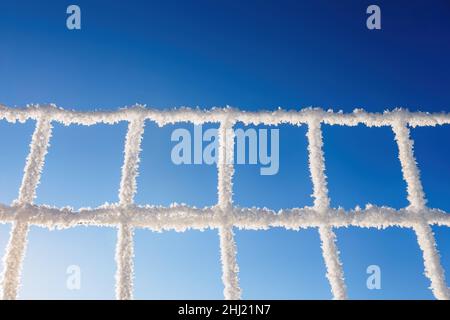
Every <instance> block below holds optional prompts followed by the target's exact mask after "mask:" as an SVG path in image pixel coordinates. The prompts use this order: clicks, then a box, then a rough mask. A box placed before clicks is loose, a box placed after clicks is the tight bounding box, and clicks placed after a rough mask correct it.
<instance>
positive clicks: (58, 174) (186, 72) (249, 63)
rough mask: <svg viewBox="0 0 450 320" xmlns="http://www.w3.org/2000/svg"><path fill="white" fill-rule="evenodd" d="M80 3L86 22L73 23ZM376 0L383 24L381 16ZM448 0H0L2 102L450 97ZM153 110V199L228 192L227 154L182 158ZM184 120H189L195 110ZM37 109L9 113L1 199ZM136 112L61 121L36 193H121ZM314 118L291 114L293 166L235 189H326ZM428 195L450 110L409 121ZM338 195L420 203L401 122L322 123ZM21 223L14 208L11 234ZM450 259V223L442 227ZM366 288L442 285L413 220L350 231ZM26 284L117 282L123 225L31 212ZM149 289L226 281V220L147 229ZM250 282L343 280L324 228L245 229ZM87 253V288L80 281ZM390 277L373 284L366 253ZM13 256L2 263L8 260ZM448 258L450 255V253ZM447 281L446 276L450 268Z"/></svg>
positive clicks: (18, 166) (288, 143) (323, 283)
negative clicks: (36, 220) (310, 151)
mask: <svg viewBox="0 0 450 320" xmlns="http://www.w3.org/2000/svg"><path fill="white" fill-rule="evenodd" d="M70 4H77V5H79V6H80V7H81V11H82V29H81V30H80V31H69V30H67V29H66V17H67V15H66V13H65V12H66V8H67V6H68V5H70ZM370 4H378V5H379V6H380V7H381V10H382V30H380V31H369V30H368V29H367V28H366V18H367V14H366V13H365V12H366V8H367V6H368V5H370ZM449 36H450V2H448V1H446V0H435V1H399V0H396V1H348V0H346V1H325V0H320V1H247V0H244V1H222V0H216V1H206V0H201V1H200V0H196V1H158V2H157V1H120V3H119V1H92V0H90V1H81V0H78V1H75V2H68V1H6V0H2V1H1V2H0V74H1V76H0V103H3V104H5V105H9V106H24V105H25V104H27V103H50V102H52V103H56V104H58V105H59V106H61V107H64V108H73V109H77V110H93V109H115V108H118V107H121V106H124V105H131V104H134V103H144V104H147V105H149V106H154V107H157V108H166V107H174V106H200V107H204V108H210V107H212V106H225V105H232V106H235V107H239V108H242V109H247V110H259V109H274V108H276V107H278V106H282V107H284V108H288V109H300V108H302V107H308V106H321V107H323V108H333V109H335V110H339V109H342V110H344V111H351V110H353V109H354V108H356V107H364V108H365V109H366V110H369V111H383V110H385V109H392V108H394V107H399V106H401V107H406V108H409V109H410V110H424V111H450V60H449V57H450V38H449ZM176 127H183V125H178V126H168V127H164V128H162V129H159V128H157V126H156V125H155V124H153V123H147V126H146V131H145V135H144V140H143V152H142V162H141V170H140V172H141V174H140V176H139V178H138V187H139V191H138V194H137V195H136V202H137V203H139V204H147V203H149V204H163V205H167V204H170V203H171V202H173V201H176V202H185V203H188V204H190V205H196V206H205V205H213V204H214V203H215V202H216V200H217V195H216V183H217V177H216V170H215V168H214V167H213V166H207V165H202V166H175V165H173V164H172V163H171V161H170V150H171V147H172V146H173V143H171V142H170V134H171V132H172V130H173V129H174V128H176ZM184 127H186V126H184ZM33 129H34V123H33V122H31V121H30V122H27V123H26V124H23V125H12V124H7V123H6V122H4V121H1V122H0V150H1V151H0V202H3V203H10V202H11V201H12V200H14V199H15V198H16V197H17V190H18V188H19V186H20V181H21V176H22V170H23V167H24V163H25V157H26V155H27V153H28V144H29V141H30V137H31V134H32V132H33ZM125 133H126V124H125V123H121V124H119V125H117V126H104V125H99V126H95V127H79V126H72V127H63V126H61V125H58V124H55V127H54V136H53V138H52V141H51V148H50V150H49V154H48V156H47V161H46V164H45V168H44V172H43V175H42V180H41V185H40V186H39V187H38V190H37V199H36V202H37V203H39V204H43V203H46V204H50V205H56V206H65V205H70V206H73V207H75V208H79V207H82V206H98V205H100V204H103V203H104V202H115V201H117V190H118V187H119V181H120V167H121V165H122V152H123V141H124V136H125ZM305 133H306V129H305V127H291V126H281V127H280V171H279V173H278V174H277V175H275V176H260V175H259V167H258V166H237V167H236V175H235V179H234V182H235V190H234V191H235V197H234V200H235V203H236V204H238V205H241V206H268V207H271V208H274V209H279V208H282V207H294V206H299V207H301V206H304V205H311V204H312V199H311V197H310V194H311V193H312V190H311V189H312V186H311V182H310V179H309V172H308V167H307V152H306V137H305ZM412 135H413V138H414V139H415V141H416V143H415V151H416V157H417V160H418V164H419V166H420V169H421V171H422V181H423V185H424V189H425V192H426V194H427V198H428V199H429V206H430V207H438V208H442V209H444V210H446V211H449V210H450V170H449V165H448V157H449V156H450V149H449V144H448V138H449V136H450V128H449V127H448V126H447V127H439V128H418V129H414V130H413V132H412ZM324 142H325V147H324V151H325V156H326V167H327V168H326V171H327V175H328V179H329V180H328V181H329V192H330V197H331V201H332V205H333V206H343V207H345V208H347V209H350V208H354V207H355V206H356V205H360V206H364V205H365V204H366V203H373V204H377V205H382V204H386V205H389V206H392V207H395V208H401V207H404V206H406V205H407V202H406V192H405V183H404V181H403V180H402V176H401V171H400V164H399V161H398V159H397V150H396V145H395V143H394V140H393V135H392V132H391V131H390V130H389V129H388V128H376V129H375V128H374V129H369V128H365V127H362V126H360V127H357V128H346V127H325V128H324ZM9 228H10V226H9V225H0V250H1V251H2V252H3V251H4V247H5V246H6V242H7V239H8V232H9ZM434 231H435V233H436V239H437V243H438V247H439V250H440V252H441V255H442V263H443V266H444V267H445V269H446V270H447V271H448V270H450V230H448V229H446V228H434ZM336 233H337V236H338V245H339V248H340V250H341V259H342V261H343V263H344V271H345V275H346V280H347V285H348V293H349V296H350V297H351V298H355V299H358V298H368V299H379V298H387V299H391V298H406V299H410V298H421V299H422V298H423V299H429V298H433V296H432V294H431V292H430V291H429V290H428V286H429V282H428V280H427V279H426V278H425V276H424V275H423V263H422V257H421V252H420V250H419V248H418V245H417V242H416V239H415V235H414V233H413V232H412V231H409V230H403V229H396V228H393V229H388V230H383V231H381V230H368V229H356V228H346V229H342V230H337V231H336ZM29 240H30V241H29V245H28V249H27V255H26V258H25V262H24V270H23V279H22V287H21V290H20V296H21V298H70V299H73V298H101V299H110V298H114V273H115V264H114V248H115V240H116V230H114V229H107V228H94V227H90V228H87V227H78V228H74V229H70V230H64V231H51V232H49V231H48V230H44V229H40V228H37V227H33V228H32V230H31V232H30V234H29ZM135 240H136V244H135V245H136V247H135V254H136V259H135V271H136V273H135V297H136V298H150V299H154V298H155V299H164V298H194V299H195V298H205V299H214V298H218V299H220V298H222V296H223V295H222V283H221V280H220V277H221V270H220V262H219V251H218V248H219V241H218V237H217V231H214V230H209V231H204V232H199V231H189V232H185V233H175V232H167V233H153V232H151V231H148V230H137V231H136V238H135ZM236 241H237V245H238V256H237V259H238V263H239V266H240V279H241V286H242V289H243V297H244V298H247V299H252V298H268V299H272V298H273V299H283V298H285V299H299V298H301V299H315V298H323V299H328V298H331V293H330V289H329V285H328V282H327V280H326V278H325V267H324V264H323V260H322V257H321V250H320V244H319V236H318V233H317V231H316V230H314V229H308V230H302V231H299V232H295V231H285V230H282V229H272V230H269V231H258V232H256V231H238V230H237V231H236ZM73 264H75V265H79V266H80V267H81V272H82V280H81V281H82V282H81V290H79V291H70V290H68V289H67V288H66V278H67V275H66V268H67V267H68V266H69V265H73ZM372 264H376V265H379V266H380V267H381V271H382V289H381V290H368V289H367V288H366V279H367V276H368V275H367V274H366V268H367V267H368V266H369V265H372ZM0 268H1V267H0ZM448 275H449V276H450V271H448ZM447 282H448V280H447Z"/></svg>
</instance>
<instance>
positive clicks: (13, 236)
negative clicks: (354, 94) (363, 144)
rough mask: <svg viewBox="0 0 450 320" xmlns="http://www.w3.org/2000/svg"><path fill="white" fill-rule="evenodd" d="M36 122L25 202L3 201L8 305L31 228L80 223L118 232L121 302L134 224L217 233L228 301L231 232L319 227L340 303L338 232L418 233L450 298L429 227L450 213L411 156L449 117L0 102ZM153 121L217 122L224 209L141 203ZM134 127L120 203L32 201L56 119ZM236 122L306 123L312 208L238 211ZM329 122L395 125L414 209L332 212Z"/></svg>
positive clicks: (15, 115) (128, 282) (234, 281)
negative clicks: (145, 138) (145, 139)
mask: <svg viewBox="0 0 450 320" xmlns="http://www.w3.org/2000/svg"><path fill="white" fill-rule="evenodd" d="M28 119H33V120H36V129H35V131H34V133H33V136H32V139H31V144H30V153H29V155H28V157H27V161H26V165H25V170H24V175H23V179H22V184H21V187H20V190H19V196H18V198H17V200H15V201H14V202H13V203H12V204H11V205H0V222H1V223H11V224H12V229H11V233H10V238H9V242H8V245H7V248H6V254H5V256H4V259H3V264H4V270H3V274H2V278H1V285H2V293H3V299H15V298H16V297H17V294H18V288H19V283H20V272H21V267H22V262H23V258H24V254H25V249H26V244H27V233H28V230H29V227H30V226H31V225H38V226H42V227H47V228H49V229H53V228H60V229H63V228H70V227H74V226H77V225H80V224H84V225H96V226H108V227H117V228H118V240H117V246H116V264H117V272H116V297H117V298H118V299H131V298H132V297H133V257H134V254H133V233H134V231H133V230H134V228H147V229H150V230H157V231H162V230H176V231H185V230H187V229H205V228H211V229H218V231H219V237H220V256H221V261H222V281H223V284H224V296H225V299H239V298H241V289H240V287H239V279H238V265H237V262H236V244H235V241H234V235H233V227H236V228H240V229H253V230H261V229H268V228H270V227H284V228H286V229H294V230H298V229H300V228H310V227H315V228H318V231H319V234H320V239H321V246H322V252H323V258H324V261H325V266H326V270H327V271H326V276H327V278H328V280H329V283H330V286H331V291H332V294H333V297H334V298H335V299H345V298H347V294H346V286H345V283H344V273H343V270H342V264H341V262H340V259H339V251H338V248H337V245H336V236H335V233H334V231H333V228H340V227H348V226H355V227H364V228H379V229H380V228H387V227H393V226H397V227H403V228H411V229H413V230H414V232H415V234H416V236H417V242H418V244H419V247H420V249H421V250H422V253H423V262H424V269H425V275H426V276H427V277H428V278H429V280H430V288H431V290H432V292H433V294H434V296H435V297H436V298H437V299H450V292H449V288H448V287H447V285H446V280H445V276H444V270H443V268H442V266H441V263H440V256H439V253H438V251H437V248H436V242H435V238H434V235H433V232H432V230H431V225H440V226H447V227H449V226H450V215H449V214H448V213H446V212H444V211H442V210H439V209H430V208H427V207H426V199H425V194H424V191H423V188H422V184H421V181H420V174H419V169H418V167H417V164H416V160H415V158H414V154H413V140H412V139H411V137H410V128H414V127H417V126H436V125H444V124H450V114H448V113H433V114H430V113H424V112H409V111H407V110H401V109H396V110H393V111H386V112H384V113H368V112H365V111H364V110H360V109H358V110H355V111H354V112H353V113H347V114H344V113H342V112H337V113H336V112H333V111H324V110H321V109H313V108H309V109H303V110H300V111H285V110H282V109H279V110H276V111H260V112H246V111H240V110H236V109H232V108H214V109H211V110H200V109H189V108H180V109H171V110H157V109H148V108H145V107H143V106H140V105H137V106H134V107H131V108H125V109H120V110H117V111H110V112H104V111H94V112H78V111H69V110H64V109H60V108H57V107H56V106H54V105H49V106H38V105H30V106H28V107H27V108H23V109H18V108H8V107H4V106H0V120H6V121H9V122H13V123H15V122H17V121H19V122H24V121H26V120H28ZM146 120H150V121H154V122H156V123H157V124H158V125H160V126H163V125H166V124H173V123H177V122H191V123H194V124H203V123H206V122H215V123H219V124H220V127H219V152H218V153H219V156H218V162H217V169H218V186H217V189H218V203H217V205H215V206H213V207H206V208H195V207H190V206H186V205H172V206H170V207H160V206H152V205H146V206H137V205H135V204H134V201H133V200H134V195H135V193H136V190H137V185H136V177H137V175H138V171H139V170H138V167H139V153H140V150H141V147H140V145H141V140H142V135H143V133H144V126H145V121H146ZM119 121H127V122H128V123H129V125H128V132H127V135H126V138H125V147H124V163H123V166H122V176H121V182H120V188H119V201H118V203H115V204H108V205H103V206H101V207H98V208H95V209H90V208H87V209H80V210H78V211H74V210H72V209H71V208H54V207H49V206H46V205H35V204H33V200H34V198H35V196H36V187H37V186H38V184H39V180H40V176H41V172H42V169H43V166H44V162H45V155H46V154H47V149H48V146H49V141H50V137H51V134H52V122H59V123H62V124H64V125H71V124H79V125H95V124H97V123H106V124H116V123H118V122H119ZM236 122H242V123H243V124H245V125H259V124H265V125H278V124H283V123H285V124H292V125H307V126H308V131H307V138H308V152H309V169H310V173H311V179H312V184H313V198H314V205H313V206H312V207H304V208H292V209H283V210H279V211H277V212H276V211H273V210H270V209H266V208H256V207H252V208H240V207H237V206H234V205H233V199H232V195H233V182H232V180H233V174H234V166H233V163H232V162H233V161H232V159H233V157H234V154H233V152H234V134H233V130H232V128H233V126H234V124H235V123H236ZM322 124H327V125H342V126H356V125H358V124H364V125H366V126H368V127H381V126H390V127H391V128H392V130H393V133H394V137H395V141H396V142H397V146H398V150H399V159H400V163H401V168H402V172H403V178H404V180H405V181H406V185H407V195H408V201H409V206H408V207H406V208H403V209H400V210H396V209H393V208H389V207H385V206H382V207H377V206H372V205H367V206H366V208H365V209H359V208H357V209H355V210H350V211H344V210H343V209H342V208H338V209H335V208H330V200H329V197H328V188H327V181H326V175H325V163H324V154H323V148H322V147H323V139H322V129H321V126H322Z"/></svg>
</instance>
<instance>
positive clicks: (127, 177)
mask: <svg viewBox="0 0 450 320" xmlns="http://www.w3.org/2000/svg"><path fill="white" fill-rule="evenodd" d="M144 126H145V121H144V120H143V119H139V118H136V119H133V120H132V121H130V123H129V125H128V132H127V137H126V139H125V150H124V164H123V166H122V177H121V181H120V190H119V209H118V210H119V212H120V217H121V222H120V224H119V230H118V233H117V237H118V238H117V246H116V264H117V272H116V297H117V299H121V300H129V299H132V298H133V272H134V271H133V258H134V250H133V234H134V230H133V226H132V225H130V223H129V221H128V219H129V216H128V211H127V207H129V206H130V205H132V204H133V201H134V195H135V193H136V189H137V185H136V178H137V175H138V168H139V154H140V152H141V141H142V135H143V133H144Z"/></svg>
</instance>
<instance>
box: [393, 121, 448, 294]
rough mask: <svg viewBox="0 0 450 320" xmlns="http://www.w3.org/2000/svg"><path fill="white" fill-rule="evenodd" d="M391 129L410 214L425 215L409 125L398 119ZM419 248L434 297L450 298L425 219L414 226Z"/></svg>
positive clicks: (423, 197)
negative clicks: (397, 152) (405, 187)
mask: <svg viewBox="0 0 450 320" xmlns="http://www.w3.org/2000/svg"><path fill="white" fill-rule="evenodd" d="M392 130H393V131H394V134H395V140H396V141H397V146H398V151H399V159H400V164H401V166H402V172H403V178H404V179H405V181H406V186H407V192H408V200H409V203H410V210H411V211H410V212H408V214H410V215H420V214H425V213H424V212H425V204H426V199H425V193H424V192H423V188H422V182H421V181H420V171H419V168H418V167H417V162H416V159H415V158H414V150H413V146H414V143H413V141H412V140H411V139H410V132H409V128H408V127H407V126H406V124H405V123H403V122H402V121H400V120H398V121H395V122H394V123H393V124H392ZM413 229H414V231H415V233H416V236H417V242H418V243H419V247H420V249H421V250H422V254H423V262H424V266H425V275H426V276H427V277H428V279H430V282H431V290H432V291H433V294H434V296H435V297H436V298H437V299H445V300H448V299H450V293H449V289H448V288H447V285H446V281H445V272H444V269H443V268H442V265H441V261H440V257H439V252H438V250H437V248H436V241H435V239H434V235H433V232H432V231H431V227H430V226H429V225H427V224H425V223H424V222H422V223H419V224H417V225H416V226H414V227H413Z"/></svg>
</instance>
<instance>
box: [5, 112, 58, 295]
mask: <svg viewBox="0 0 450 320" xmlns="http://www.w3.org/2000/svg"><path fill="white" fill-rule="evenodd" d="M51 133H52V125H51V121H50V120H48V119H47V118H39V119H38V120H37V122H36V129H35V130H34V133H33V137H32V138H31V144H30V153H29V155H28V157H27V161H26V164H25V170H24V175H23V178H22V184H21V186H20V191H19V197H18V199H17V200H16V201H15V202H14V207H15V208H16V210H17V211H16V213H15V222H14V223H13V225H12V229H11V233H10V236H9V242H8V245H7V247H6V254H5V256H4V260H3V265H4V271H3V274H2V288H3V299H16V298H17V294H18V289H19V283H20V273H21V270H22V262H23V258H24V255H25V250H26V245H27V234H28V222H27V221H26V219H25V218H24V217H25V216H23V214H25V213H26V211H27V208H26V207H25V206H26V205H30V204H32V202H33V200H34V198H35V195H36V188H37V186H38V184H39V180H40V177H41V172H42V168H43V167H44V161H45V155H46V154H47V149H48V145H49V141H50V137H51Z"/></svg>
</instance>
